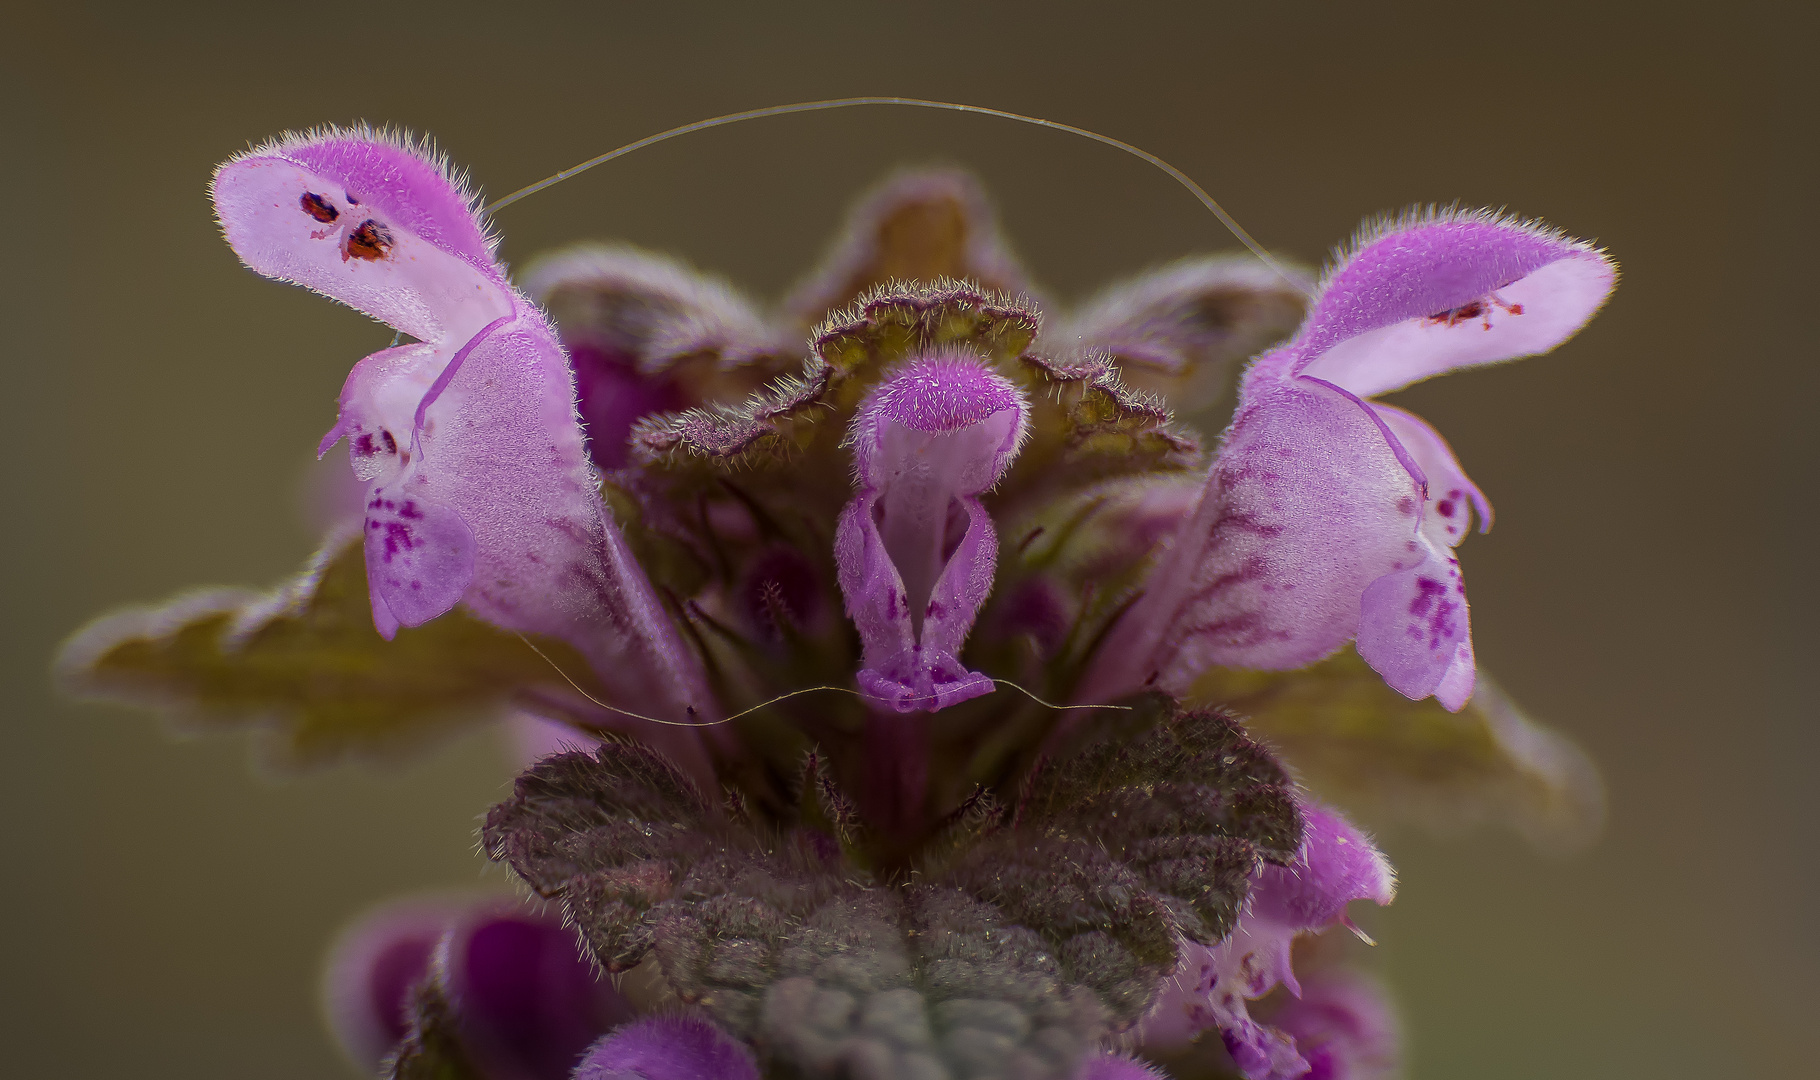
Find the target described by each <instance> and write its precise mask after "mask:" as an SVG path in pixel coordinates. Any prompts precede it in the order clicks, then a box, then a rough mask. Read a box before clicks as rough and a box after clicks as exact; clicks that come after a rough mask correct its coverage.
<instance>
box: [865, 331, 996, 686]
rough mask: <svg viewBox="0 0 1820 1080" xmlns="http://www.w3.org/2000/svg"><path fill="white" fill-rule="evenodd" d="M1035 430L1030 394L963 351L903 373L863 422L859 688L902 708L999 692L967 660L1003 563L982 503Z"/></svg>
mask: <svg viewBox="0 0 1820 1080" xmlns="http://www.w3.org/2000/svg"><path fill="white" fill-rule="evenodd" d="M1026 431H1027V428H1026V410H1025V407H1024V399H1023V397H1022V395H1020V394H1019V393H1018V391H1017V388H1016V387H1015V386H1013V385H1011V383H1010V382H1009V381H1008V380H1006V379H1005V378H1004V377H1003V376H1001V375H997V374H994V373H993V372H992V371H990V370H988V369H987V368H986V367H985V366H984V365H982V364H981V363H980V361H979V360H978V359H977V358H973V357H967V356H959V355H956V356H941V355H936V356H926V357H920V358H918V359H916V360H913V361H911V362H910V363H908V364H906V365H904V367H903V368H902V369H901V370H899V371H897V372H896V373H895V374H893V375H891V376H890V377H889V378H888V379H886V381H885V382H884V383H883V384H881V385H880V386H879V387H878V389H877V390H875V391H873V393H872V395H871V396H870V397H869V398H868V399H867V400H866V402H865V403H864V404H863V405H861V406H860V409H859V415H858V416H857V417H856V418H855V419H854V421H853V433H852V435H851V437H850V441H851V443H852V446H853V471H854V475H855V477H856V479H857V482H858V485H859V492H858V493H857V494H856V495H854V497H853V501H852V502H849V503H848V504H847V508H846V509H845V510H843V511H842V512H841V516H840V530H839V532H838V533H837V534H836V536H835V540H834V552H835V558H836V559H837V560H838V561H839V563H840V584H841V591H842V592H844V593H846V596H847V611H848V613H849V614H850V615H851V616H852V617H853V622H854V624H855V625H856V626H857V627H858V628H859V634H860V640H861V641H862V642H863V643H864V645H865V661H864V667H862V668H861V670H860V673H859V685H860V689H861V690H863V691H865V692H866V693H867V694H870V695H872V696H873V697H875V698H877V699H879V700H880V701H881V702H883V703H885V704H887V705H889V706H890V707H891V708H894V709H896V710H897V711H898V712H911V711H915V710H918V709H943V708H947V707H948V706H950V705H953V704H956V703H957V702H961V701H965V700H967V699H968V698H973V697H978V696H980V695H981V694H989V693H991V692H992V689H993V685H992V680H991V679H990V678H988V677H987V676H985V675H981V674H980V673H979V672H976V671H968V670H967V669H966V668H965V667H963V666H962V665H961V662H960V660H959V655H960V651H961V645H962V643H963V642H965V641H966V639H967V631H968V630H969V629H971V628H972V626H973V619H974V616H975V615H977V614H978V612H979V609H980V605H981V604H983V603H985V600H986V594H987V593H988V592H990V591H991V589H992V576H993V569H994V567H995V565H996V563H997V560H998V535H997V534H996V533H995V532H994V531H993V528H992V518H991V516H990V515H989V514H988V513H987V512H986V508H985V507H984V506H983V505H981V503H980V500H979V496H980V495H981V493H983V492H984V491H986V490H987V489H988V488H990V487H992V486H993V485H994V484H996V483H998V481H999V478H1000V477H1002V476H1004V475H1005V470H1006V469H1007V468H1009V467H1010V465H1011V461H1012V459H1013V458H1015V457H1016V456H1017V451H1018V448H1019V446H1020V445H1021V444H1022V443H1023V440H1024V436H1025V434H1026Z"/></svg>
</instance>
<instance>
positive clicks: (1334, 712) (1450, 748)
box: [1191, 647, 1605, 850]
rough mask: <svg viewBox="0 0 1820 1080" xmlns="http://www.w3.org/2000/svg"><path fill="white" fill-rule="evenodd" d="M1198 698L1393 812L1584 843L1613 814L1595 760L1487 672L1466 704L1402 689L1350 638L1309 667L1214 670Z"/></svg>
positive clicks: (1323, 785)
mask: <svg viewBox="0 0 1820 1080" xmlns="http://www.w3.org/2000/svg"><path fill="white" fill-rule="evenodd" d="M1191 697H1192V698H1193V700H1195V701H1200V702H1217V703H1219V704H1222V705H1225V706H1227V707H1229V708H1232V709H1234V710H1236V711H1238V712H1241V713H1245V714H1247V715H1249V716H1250V717H1251V720H1250V722H1249V724H1248V725H1247V727H1248V729H1249V730H1250V731H1251V732H1252V733H1253V734H1255V735H1256V736H1257V737H1258V738H1260V739H1262V740H1264V741H1266V742H1268V743H1270V744H1271V745H1272V746H1274V747H1276V748H1277V749H1278V750H1279V751H1280V752H1281V754H1282V756H1283V759H1284V760H1285V761H1286V762H1287V763H1288V764H1289V765H1290V767H1291V768H1292V769H1294V770H1295V771H1296V772H1297V773H1298V774H1299V776H1300V778H1301V779H1302V781H1303V782H1304V783H1305V784H1307V785H1308V787H1309V788H1310V789H1312V790H1313V791H1314V793H1315V794H1317V795H1319V796H1321V797H1322V798H1326V799H1331V800H1332V801H1334V802H1336V803H1338V804H1339V805H1341V806H1344V807H1346V808H1347V809H1349V810H1357V811H1359V812H1360V813H1361V814H1362V815H1364V816H1366V817H1375V818H1377V819H1379V820H1380V821H1382V822H1384V823H1391V822H1411V823H1415V824H1418V825H1423V826H1426V827H1428V828H1431V829H1434V830H1436V831H1439V832H1452V831H1457V830H1459V829H1463V828H1465V827H1468V826H1471V825H1475V824H1480V823H1484V822H1494V821H1495V822H1501V823H1503V824H1505V825H1508V826H1509V827H1511V828H1513V829H1515V830H1516V831H1517V832H1519V833H1521V834H1522V835H1523V836H1524V837H1526V838H1527V839H1529V840H1530V841H1531V842H1532V843H1534V844H1536V845H1537V846H1539V847H1544V848H1549V849H1557V850H1558V849H1574V848H1579V847H1583V846H1585V845H1586V844H1588V843H1590V842H1591V841H1592V840H1593V838H1594V837H1596V836H1597V835H1598V832H1599V830H1600V828H1601V827H1602V825H1603V824H1604V819H1605V792H1604V787H1603V785H1602V784H1601V783H1600V780H1599V774H1598V771H1597V770H1596V769H1595V768H1594V767H1593V764H1592V762H1591V761H1589V760H1588V759H1587V757H1586V755H1585V754H1584V753H1583V752H1581V750H1580V749H1579V748H1578V747H1577V746H1575V745H1574V744H1573V743H1572V742H1570V741H1568V739H1567V738H1566V737H1564V736H1562V735H1560V734H1559V733H1557V732H1554V731H1551V730H1549V729H1548V728H1545V727H1542V726H1541V725H1539V724H1536V723H1534V722H1533V721H1531V720H1529V719H1528V718H1527V717H1525V716H1524V715H1523V713H1522V712H1521V711H1519V710H1518V709H1517V707H1516V706H1515V705H1513V704H1512V703H1511V701H1510V699H1509V698H1508V697H1506V696H1505V695H1504V693H1503V691H1501V690H1499V689H1498V687H1497V686H1496V684H1494V683H1493V682H1492V681H1491V680H1490V679H1488V678H1486V676H1485V673H1484V672H1483V671H1481V672H1480V673H1479V684H1478V689H1477V691H1476V692H1475V693H1474V694H1473V697H1472V700H1471V701H1468V702H1467V703H1466V707H1465V708H1463V709H1461V710H1460V711H1459V712H1457V713H1450V712H1448V711H1447V710H1446V709H1443V708H1442V707H1441V706H1440V705H1438V704H1436V703H1435V701H1434V700H1433V699H1432V698H1430V699H1426V700H1423V701H1410V700H1409V699H1408V698H1405V697H1403V696H1402V695H1401V694H1398V693H1397V692H1396V691H1394V690H1392V689H1390V688H1389V687H1388V686H1386V685H1384V680H1383V678H1382V677H1381V676H1379V675H1378V673H1377V672H1375V671H1373V670H1371V668H1369V667H1367V666H1366V664H1365V662H1364V661H1363V660H1361V659H1359V655H1358V653H1356V652H1354V651H1353V650H1352V649H1351V648H1350V647H1348V648H1347V649H1346V650H1344V651H1343V652H1341V653H1339V654H1337V655H1335V656H1333V657H1331V658H1329V659H1327V660H1324V661H1322V662H1321V663H1319V664H1315V665H1314V666H1312V667H1309V668H1304V669H1303V670H1301V671H1293V672H1260V671H1230V670H1222V669H1216V670H1214V671H1211V672H1209V673H1208V674H1207V675H1205V676H1203V677H1202V678H1201V680H1200V681H1199V682H1198V683H1196V684H1195V687H1194V690H1193V693H1192V694H1191Z"/></svg>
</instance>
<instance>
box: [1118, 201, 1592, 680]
mask: <svg viewBox="0 0 1820 1080" xmlns="http://www.w3.org/2000/svg"><path fill="white" fill-rule="evenodd" d="M1615 280H1616V271H1615V269H1614V268H1613V266H1612V265H1611V263H1610V262H1609V261H1608V260H1607V259H1606V258H1605V256H1604V255H1603V254H1601V253H1600V252H1599V251H1597V250H1595V249H1594V248H1592V247H1590V246H1588V245H1586V244H1583V243H1580V242H1578V241H1574V240H1569V239H1566V238H1565V237H1563V236H1561V235H1560V234H1558V233H1555V232H1552V231H1550V230H1547V229H1545V228H1543V227H1541V226H1538V225H1534V224H1530V223H1526V222H1517V221H1513V220H1509V219H1505V218H1501V217H1498V216H1495V215H1489V214H1460V213H1452V212H1446V213H1430V214H1423V215H1414V216H1409V217H1405V218H1402V219H1399V220H1397V221H1394V222H1391V223H1389V224H1386V225H1383V226H1380V227H1376V228H1372V229H1368V230H1367V231H1366V232H1365V233H1364V234H1363V235H1362V236H1361V238H1360V239H1359V241H1358V242H1357V243H1356V244H1355V245H1354V250H1353V253H1352V254H1351V255H1349V256H1347V257H1346V258H1344V259H1343V260H1342V261H1341V263H1340V265H1339V266H1338V267H1337V268H1336V269H1335V270H1334V271H1333V272H1332V273H1331V274H1329V275H1328V277H1327V279H1326V281H1325V282H1324V283H1323V284H1322V287H1321V290H1320V293H1319V295H1318V298H1317V300H1316V302H1315V305H1314V307H1313V309H1312V310H1311V311H1310V312H1309V315H1308V318H1307V319H1306V320H1305V321H1304V322H1303V324H1302V328H1301V330H1300V331H1298V332H1297V334H1296V336H1295V338H1294V339H1293V340H1291V341H1290V342H1289V343H1288V344H1287V345H1285V346H1283V347H1282V348H1279V349H1276V350H1274V351H1272V352H1269V353H1266V354H1265V355H1264V356H1262V357H1260V358H1258V360H1256V361H1255V362H1254V363H1253V364H1252V365H1251V367H1250V369H1249V370H1248V371H1247V372H1246V374H1245V376H1244V379H1243V381H1242V383H1241V386H1240V392H1239V407H1238V412H1237V414H1236V415H1235V416H1234V419H1233V422H1232V425H1231V427H1230V428H1228V430H1227V432H1226V436H1225V439H1224V443H1223V445H1222V446H1221V448H1220V452H1219V455H1218V457H1217V458H1216V459H1215V461H1214V464H1213V469H1212V471H1211V473H1210V474H1209V476H1208V478H1207V483H1206V485H1205V487H1204V488H1203V490H1202V495H1201V500H1200V504H1199V506H1198V507H1197V508H1196V510H1195V513H1194V515H1193V516H1192V517H1191V518H1190V519H1189V520H1188V521H1187V522H1186V523H1185V524H1184V525H1183V526H1182V529H1181V532H1180V533H1179V534H1178V536H1177V537H1176V539H1175V543H1174V545H1173V546H1172V547H1171V548H1170V550H1169V551H1168V552H1167V554H1165V555H1164V557H1163V558H1162V559H1161V561H1160V562H1159V563H1158V565H1157V567H1156V569H1155V571H1154V572H1153V573H1152V575H1151V578H1150V582H1151V584H1150V588H1149V590H1148V592H1147V593H1146V594H1145V596H1144V597H1143V599H1142V600H1141V601H1140V602H1139V604H1138V605H1137V606H1136V607H1135V608H1134V609H1133V610H1132V611H1131V612H1130V613H1129V614H1128V615H1127V617H1126V618H1125V619H1124V620H1122V622H1121V623H1120V625H1119V626H1118V627H1117V628H1116V629H1115V631H1114V638H1113V640H1112V641H1110V642H1109V643H1108V645H1107V647H1106V648H1105V649H1104V650H1102V651H1101V652H1100V654H1099V656H1098V657H1097V658H1096V660H1095V662H1094V667H1093V669H1092V670H1091V672H1090V674H1089V676H1088V679H1087V681H1086V684H1085V685H1086V696H1088V697H1094V698H1100V699H1104V698H1108V697H1112V696H1116V695H1117V694H1119V693H1123V692H1126V691H1127V690H1129V689H1133V688H1135V687H1137V686H1142V685H1159V686H1161V687H1162V688H1164V689H1166V690H1169V691H1170V692H1172V693H1183V692H1185V691H1186V689H1187V687H1188V685H1189V684H1190V683H1192V682H1193V681H1194V678H1195V676H1196V675H1198V674H1199V673H1200V672H1201V671H1203V670H1205V669H1206V668H1208V667H1210V666H1213V665H1220V666H1225V667H1242V668H1243V667H1249V668H1266V669H1286V668H1294V667H1300V666H1302V665H1305V664H1308V663H1311V662H1313V661H1315V660H1319V659H1321V658H1322V657H1324V656H1327V655H1329V654H1330V653H1332V652H1333V651H1334V650H1336V649H1338V648H1339V647H1340V646H1341V645H1342V644H1344V643H1345V642H1346V641H1347V640H1348V639H1349V638H1354V637H1356V638H1357V640H1358V648H1359V653H1360V655H1361V656H1363V657H1364V658H1365V659H1366V661H1367V662H1369V663H1370V664H1371V665H1372V666H1373V667H1374V668H1376V669H1377V670H1378V671H1379V672H1380V673H1381V674H1382V675H1383V676H1384V677H1385V679H1386V681H1387V682H1389V683H1390V685H1391V686H1392V687H1394V688H1395V689H1397V690H1398V691H1400V692H1402V693H1403V694H1406V695H1408V696H1409V697H1412V698H1423V697H1427V696H1429V695H1431V694H1432V695H1435V696H1436V697H1438V698H1439V699H1440V700H1441V702H1442V703H1443V704H1444V705H1446V706H1447V707H1448V708H1450V709H1458V708H1459V707H1460V706H1461V705H1463V704H1464V703H1465V701H1466V699H1467V698H1468V697H1470V696H1471V693H1472V686H1473V675H1474V663H1473V654H1472V637H1471V633H1470V630H1469V627H1468V621H1467V607H1466V592H1465V587H1464V585H1463V584H1462V582H1461V579H1460V569H1459V561H1458V559H1456V558H1455V557H1454V554H1453V547H1454V545H1456V544H1458V543H1459V542H1460V541H1461V540H1462V539H1464V537H1465V534H1466V532H1467V530H1468V528H1469V526H1470V524H1471V518H1472V515H1473V513H1474V511H1476V512H1477V513H1478V515H1479V517H1480V518H1481V520H1482V522H1483V524H1484V525H1486V526H1488V525H1489V523H1490V515H1491V507H1490V505H1489V504H1488V503H1487V502H1486V500H1485V498H1484V496H1483V495H1482V494H1480V492H1479V490H1478V488H1477V487H1475V486H1474V485H1473V483H1472V482H1471V481H1470V480H1469V479H1467V477H1466V474H1465V472H1464V471H1463V470H1462V469H1461V468H1460V466H1459V464H1458V463H1457V462H1456V461H1455V460H1454V457H1453V453H1452V451H1451V450H1449V449H1448V447H1447V444H1446V442H1444V441H1443V440H1442V439H1441V437H1440V436H1439V435H1438V434H1436V433H1435V432H1434V430H1433V429H1431V428H1430V427H1428V425H1426V424H1425V423H1423V422H1422V421H1421V420H1420V419H1418V418H1417V417H1415V416H1413V415H1411V414H1409V413H1407V412H1404V411H1402V410H1400V409H1396V408H1393V407H1391V406H1387V405H1381V404H1377V403H1375V402H1370V401H1367V400H1365V399H1366V398H1368V397H1369V396H1371V395H1374V394H1380V393H1384V392H1386V391H1390V390H1395V389H1398V388H1399V387H1402V386H1407V385H1408V384H1410V383H1412V382H1415V381H1417V380H1420V379H1424V378H1428V377H1429V376H1432V375H1439V374H1442V373H1444V372H1447V371H1451V370H1454V369H1456V368H1461V367H1468V366H1472V365H1475V364H1483V363H1490V362H1492V361H1497V360H1505V359H1510V358H1512V357H1518V356H1527V355H1531V354H1534V353H1539V352H1545V351H1547V350H1549V349H1551V348H1553V347H1554V346H1556V345H1558V344H1560V343H1561V342H1562V341H1564V340H1566V339H1567V338H1568V337H1570V336H1572V335H1573V334H1574V333H1575V332H1576V331H1578V330H1579V329H1580V327H1581V326H1583V325H1585V323H1586V321H1587V320H1588V319H1590V318H1591V317H1592V315H1593V313H1594V312H1595V311H1597V310H1598V308H1599V306H1600V305H1601V304H1602V303H1604V301H1605V297H1606V295H1607V294H1608V293H1609V292H1610V290H1611V288H1612V285H1613V283H1614V282H1615Z"/></svg>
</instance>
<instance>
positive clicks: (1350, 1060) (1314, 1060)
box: [1270, 968, 1403, 1080]
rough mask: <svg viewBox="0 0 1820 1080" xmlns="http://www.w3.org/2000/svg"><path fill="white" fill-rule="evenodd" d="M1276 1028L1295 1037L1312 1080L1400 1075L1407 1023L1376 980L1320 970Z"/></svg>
mask: <svg viewBox="0 0 1820 1080" xmlns="http://www.w3.org/2000/svg"><path fill="white" fill-rule="evenodd" d="M1270 1024H1271V1026H1272V1027H1274V1028H1276V1029H1277V1030H1278V1031H1281V1032H1284V1033H1285V1034H1288V1035H1289V1036H1291V1037H1293V1038H1294V1039H1295V1044H1296V1050H1297V1051H1298V1052H1299V1053H1300V1054H1301V1055H1302V1057H1303V1058H1304V1059H1305V1060H1306V1061H1307V1062H1308V1065H1309V1070H1308V1074H1307V1080H1388V1078H1389V1077H1393V1076H1396V1075H1398V1072H1399V1069H1398V1066H1399V1063H1400V1059H1401V1056H1402V1041H1403V1040H1402V1025H1401V1024H1400V1023H1399V1022H1398V1020H1397V1014H1396V1010H1395V1008H1394V1007H1392V1005H1391V1002H1390V995H1389V993H1388V992H1386V991H1385V989H1384V987H1383V986H1382V985H1381V984H1380V983H1379V982H1378V981H1377V980H1375V979H1373V978H1371V977H1370V976H1368V975H1366V974H1364V973H1363V972H1359V971H1352V970H1348V969H1346V968H1324V969H1318V970H1316V971H1315V972H1314V973H1313V974H1311V975H1309V976H1308V977H1307V978H1305V979H1304V980H1303V985H1302V993H1301V996H1300V997H1295V998H1291V999H1289V1000H1288V1001H1287V1002H1285V1003H1284V1005H1283V1006H1282V1008H1280V1009H1278V1010H1277V1011H1276V1012H1275V1013H1273V1014H1272V1015H1271V1017H1270Z"/></svg>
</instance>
